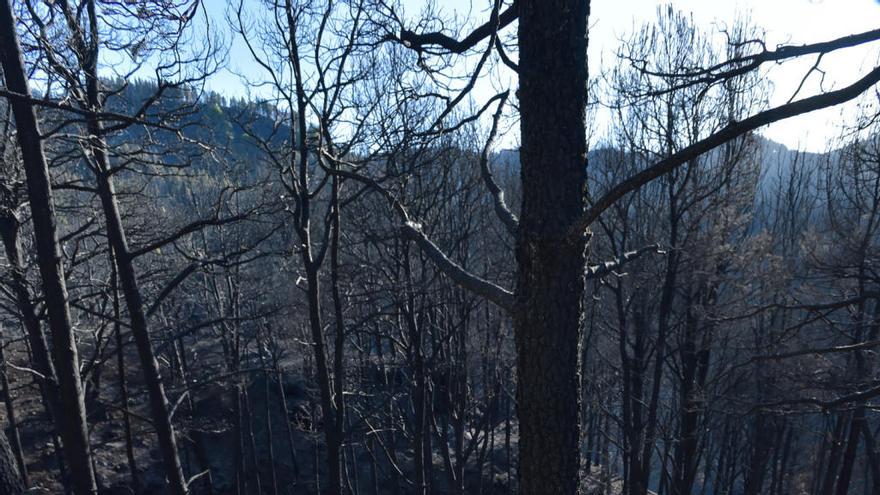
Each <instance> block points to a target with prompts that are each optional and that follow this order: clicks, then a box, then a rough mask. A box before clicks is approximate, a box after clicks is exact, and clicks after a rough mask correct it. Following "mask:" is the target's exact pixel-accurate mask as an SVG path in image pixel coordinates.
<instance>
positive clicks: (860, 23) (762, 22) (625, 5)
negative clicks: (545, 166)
mask: <svg viewBox="0 0 880 495" xmlns="http://www.w3.org/2000/svg"><path fill="white" fill-rule="evenodd" d="M671 3H672V5H673V7H675V8H676V9H678V10H681V11H684V12H686V13H691V14H692V15H693V16H694V19H695V20H696V22H697V23H698V24H699V25H702V26H704V27H705V28H707V29H711V28H712V27H713V25H729V24H730V23H731V22H732V21H733V20H734V19H736V18H737V17H738V16H741V15H743V14H748V15H750V17H751V20H752V22H753V24H755V25H756V26H758V27H760V28H762V29H764V30H766V33H767V37H766V41H767V45H768V47H775V46H776V45H777V44H781V43H790V44H803V43H812V42H817V41H823V40H829V39H833V38H837V37H840V36H844V35H846V34H852V33H859V32H863V31H868V30H871V29H876V28H877V27H880V2H878V1H877V0H735V1H723V0H674V1H673V2H671ZM424 4H425V1H424V0H404V8H405V9H406V14H407V15H408V16H410V17H413V16H415V15H417V14H418V13H419V11H420V10H421V8H422V7H423V6H424ZM663 4H664V5H665V2H664V3H663ZM207 5H210V9H211V10H212V11H213V13H221V12H222V10H223V6H224V5H225V2H220V1H219V0H210V1H209V2H207ZM488 5H490V2H489V1H488V0H436V2H435V6H436V7H439V8H440V9H442V10H443V11H444V12H445V13H446V14H447V15H449V16H453V15H454V16H457V17H458V18H459V19H464V18H469V19H472V22H473V23H477V22H483V20H485V19H486V18H487V17H488V13H487V7H488ZM658 5H659V2H657V1H655V0H592V2H591V9H592V11H591V17H590V25H591V31H590V48H589V50H590V53H589V55H590V65H591V72H592V73H594V74H595V73H597V72H598V70H599V69H600V64H602V63H604V64H605V65H608V64H610V63H613V62H614V57H613V54H614V50H615V49H616V48H617V47H618V46H619V40H620V39H621V38H623V37H626V36H627V35H628V34H629V33H632V32H633V31H634V30H635V29H636V28H637V27H638V26H640V25H642V24H643V23H645V22H650V21H652V20H653V19H655V18H656V13H657V8H658ZM218 15H222V14H218ZM878 54H880V43H873V44H870V45H866V46H864V47H859V48H856V49H848V50H844V51H841V52H839V53H833V54H831V55H828V56H826V57H824V58H823V60H822V64H821V66H820V67H821V68H822V69H823V70H824V71H825V73H826V75H825V79H824V88H825V89H826V90H827V89H832V88H837V87H841V86H844V85H846V84H849V83H850V82H852V81H854V80H855V79H857V78H858V77H860V76H861V75H862V74H864V73H865V72H867V70H866V68H867V67H868V66H873V64H875V63H876V62H878V59H880V57H878ZM245 55H246V54H245V53H244V52H243V51H242V50H241V49H240V47H238V48H235V47H234V49H233V52H232V56H231V57H230V62H229V65H230V67H231V68H232V69H233V70H234V71H236V72H238V73H245V74H246V73H248V72H249V70H250V69H249V67H250V64H248V61H247V57H246V56H245ZM814 62H815V58H811V59H808V60H806V59H805V60H802V61H798V62H791V63H786V64H785V65H782V66H779V67H773V68H772V69H771V70H770V72H769V77H770V81H771V83H772V86H773V93H772V97H771V104H781V103H784V102H785V101H787V100H788V98H789V97H790V96H791V94H792V92H793V91H794V89H795V88H796V87H797V86H798V84H799V83H800V81H801V79H802V77H803V75H804V74H805V73H806V71H807V70H808V69H809V68H810V66H812V64H813V63H814ZM818 81H819V74H814V75H813V76H812V77H811V79H810V80H809V81H808V84H807V85H805V87H804V89H803V90H802V93H801V95H807V94H811V93H815V92H816V91H817V90H818ZM236 84H239V86H238V87H236ZM210 86H211V87H212V88H213V89H215V90H218V91H220V92H222V93H226V94H242V92H243V91H244V90H243V88H242V87H241V86H240V83H238V82H237V77H235V76H233V75H231V74H228V73H227V74H225V75H219V76H218V77H216V78H215V80H214V81H212V83H211V84H210ZM485 93H486V94H489V89H488V88H487V90H486V92H485ZM477 96H478V97H479V96H480V95H479V94H478V95H477ZM852 108H853V106H852V105H850V106H849V107H848V108H834V109H828V110H825V111H819V112H814V113H812V114H809V115H806V116H801V117H797V118H794V119H790V120H787V121H785V122H784V123H779V124H776V125H774V126H771V127H770V128H768V129H766V130H764V131H763V132H764V134H765V135H766V136H768V137H770V138H771V139H774V140H776V141H779V142H782V143H784V144H786V145H787V146H789V147H801V148H805V149H810V150H817V151H818V150H822V149H824V148H825V147H826V143H827V141H828V139H829V138H831V137H833V136H835V135H837V134H838V133H839V131H838V127H837V126H836V124H837V123H839V122H840V121H841V120H842V119H844V120H845V119H847V118H849V119H850V120H851V119H852V114H853V111H852ZM600 125H601V122H600Z"/></svg>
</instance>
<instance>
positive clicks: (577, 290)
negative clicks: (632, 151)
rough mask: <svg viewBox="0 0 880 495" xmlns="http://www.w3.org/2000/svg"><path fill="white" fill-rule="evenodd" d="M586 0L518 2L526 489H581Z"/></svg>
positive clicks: (528, 494)
mask: <svg viewBox="0 0 880 495" xmlns="http://www.w3.org/2000/svg"><path fill="white" fill-rule="evenodd" d="M589 7H590V2H589V1H588V0H578V1H574V2H570V1H561V0H553V1H538V0H525V1H521V2H519V8H520V13H519V19H520V20H519V53H520V59H519V103H520V122H521V124H520V125H521V136H522V147H521V149H520V159H521V162H522V165H521V166H522V168H521V176H522V177H521V178H522V186H523V191H522V210H521V216H520V226H519V230H518V236H517V242H516V259H517V268H518V273H517V282H516V304H515V307H514V314H513V321H514V329H515V333H516V346H517V377H518V380H519V382H518V389H517V410H518V415H519V422H520V435H521V436H520V445H519V465H520V472H519V477H520V492H521V493H522V494H524V495H532V494H544V493H555V494H560V495H568V494H574V493H576V492H577V486H578V471H579V469H578V467H579V463H580V454H579V446H578V442H579V439H580V432H579V430H580V426H579V425H580V423H579V420H578V414H579V410H580V407H579V391H580V369H579V356H580V352H579V351H578V347H579V338H578V336H579V329H580V325H581V318H582V314H583V313H582V307H581V306H582V299H583V294H584V267H585V249H586V243H587V237H586V236H578V237H577V238H574V239H572V238H571V236H570V235H569V233H570V231H571V230H572V229H573V228H574V226H575V225H576V224H577V222H578V220H579V219H580V217H581V215H582V214H583V211H584V201H585V199H584V195H585V187H586V165H587V164H586V152H587V145H586V129H585V115H586V98H587V17H588V15H589Z"/></svg>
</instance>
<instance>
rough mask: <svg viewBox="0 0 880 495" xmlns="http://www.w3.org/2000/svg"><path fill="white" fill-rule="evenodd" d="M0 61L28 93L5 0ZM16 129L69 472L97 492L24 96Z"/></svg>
mask: <svg viewBox="0 0 880 495" xmlns="http://www.w3.org/2000/svg"><path fill="white" fill-rule="evenodd" d="M0 62H2V65H3V74H4V76H5V80H6V87H7V88H9V90H11V91H13V92H15V93H18V94H22V95H25V96H28V97H29V96H30V87H29V86H28V83H27V76H26V73H25V69H24V62H23V60H22V57H21V49H20V47H19V43H18V37H17V36H16V31H15V19H14V17H13V14H12V5H11V3H10V1H9V0H7V1H4V2H0ZM10 105H11V106H12V111H13V115H14V117H15V123H16V128H17V131H18V132H17V133H16V136H17V139H18V144H19V146H20V147H21V153H22V161H23V165H24V170H25V175H26V178H27V191H28V199H29V200H30V206H31V213H32V216H33V223H34V237H35V240H36V251H37V259H38V262H39V266H40V276H41V278H42V282H43V294H44V298H45V301H46V310H47V313H48V316H49V326H50V328H51V330H52V357H53V360H54V361H55V367H56V371H57V374H58V386H59V396H60V397H59V398H60V402H61V406H62V408H63V411H64V414H58V415H57V417H58V419H59V421H60V422H61V424H62V428H61V436H62V440H63V442H64V451H65V454H66V455H67V463H68V465H69V467H70V471H71V476H70V480H71V484H72V485H73V487H72V488H73V491H74V493H76V494H77V495H84V494H93V493H96V492H97V488H96V484H95V475H94V471H93V470H92V462H91V458H92V455H91V450H90V447H89V436H88V428H87V424H86V414H85V405H84V404H83V388H82V382H81V380H80V375H79V357H78V355H77V350H76V340H75V339H74V335H73V327H72V325H71V319H70V309H69V307H68V304H67V287H66V285H65V281H64V269H63V267H62V264H61V251H60V249H59V247H58V237H57V233H56V229H55V209H54V204H53V200H52V187H51V184H50V181H49V168H48V166H47V164H46V158H45V155H44V154H43V145H42V142H41V139H40V129H39V126H38V124H37V116H36V113H35V112H34V109H33V107H32V106H31V104H30V103H29V101H28V100H26V99H15V100H11V101H10Z"/></svg>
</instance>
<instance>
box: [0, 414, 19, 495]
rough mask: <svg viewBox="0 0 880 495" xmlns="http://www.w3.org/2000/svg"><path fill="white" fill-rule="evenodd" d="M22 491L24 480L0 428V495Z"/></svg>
mask: <svg viewBox="0 0 880 495" xmlns="http://www.w3.org/2000/svg"><path fill="white" fill-rule="evenodd" d="M23 493H24V481H23V480H22V477H21V473H19V471H18V466H17V465H16V462H15V455H14V454H13V453H12V448H11V447H10V446H9V441H8V440H7V439H6V434H5V433H3V431H2V430H0V495H21V494H23Z"/></svg>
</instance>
